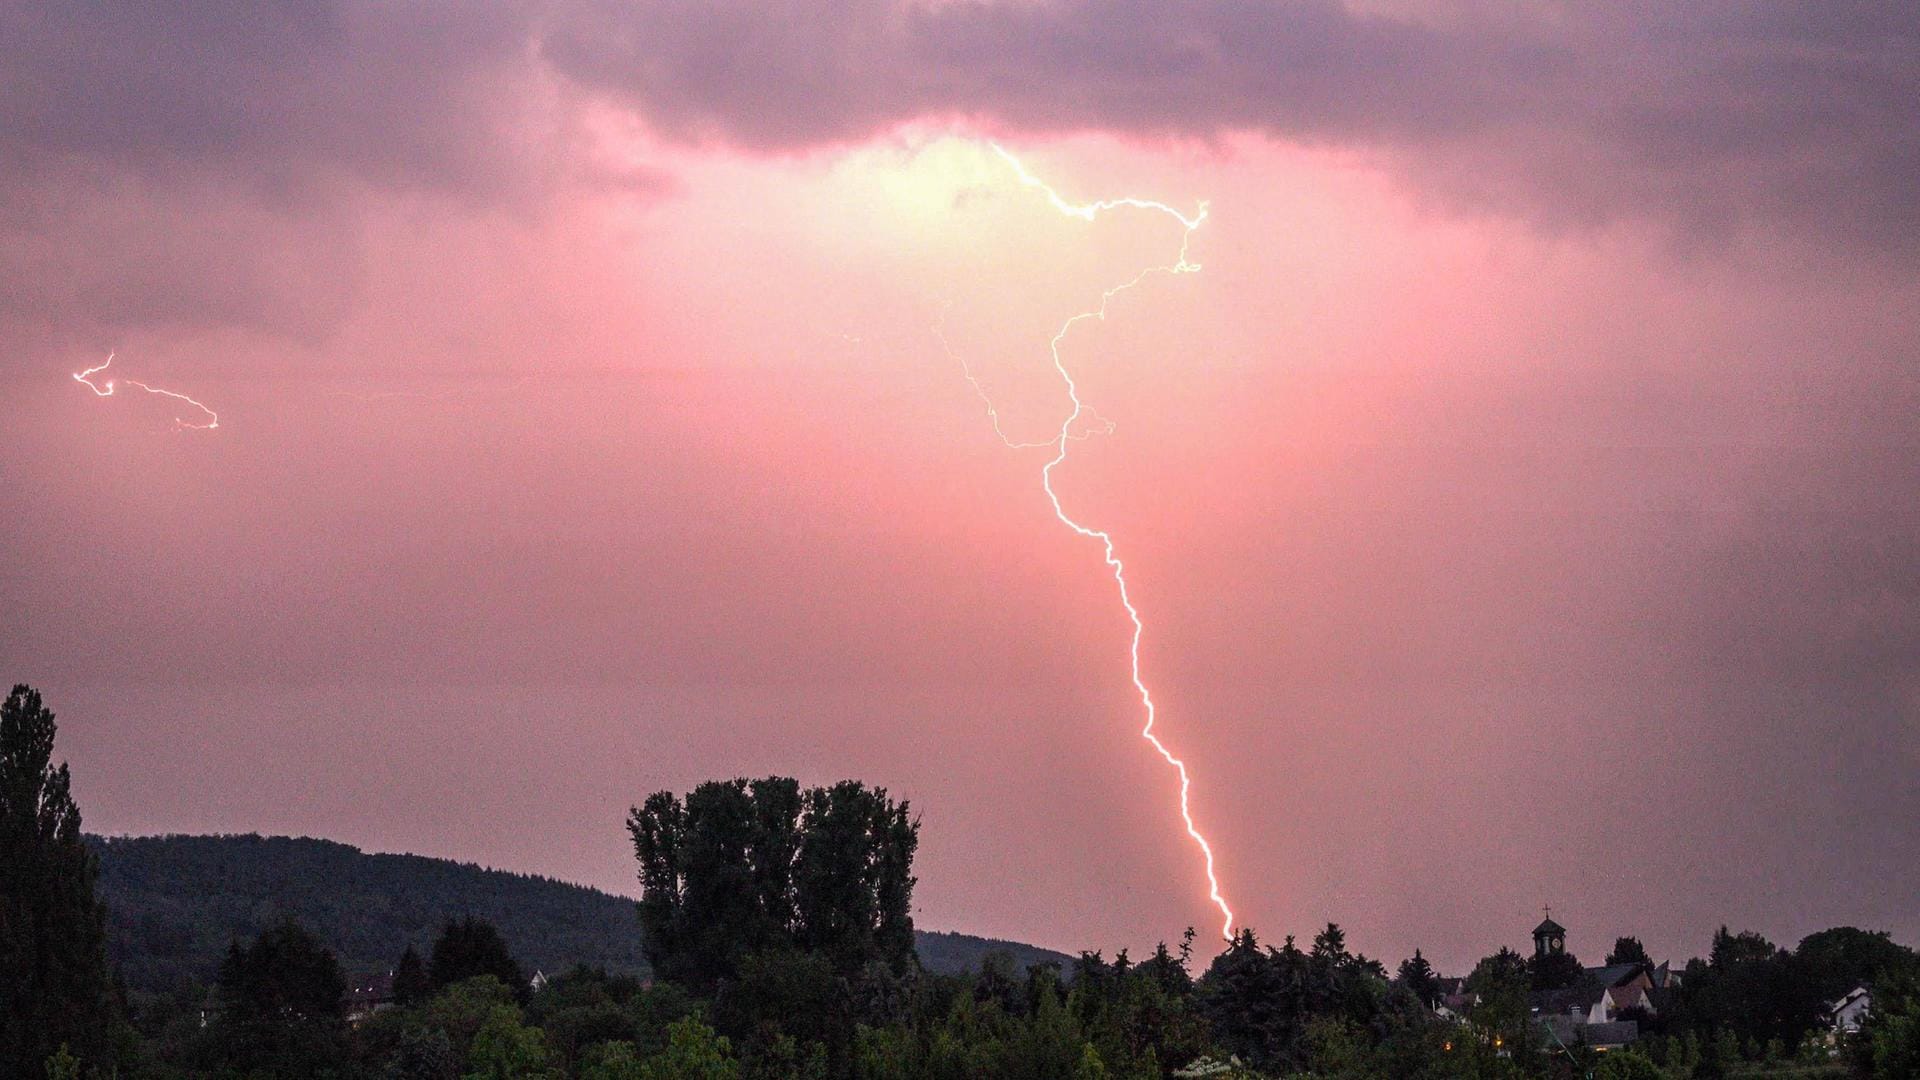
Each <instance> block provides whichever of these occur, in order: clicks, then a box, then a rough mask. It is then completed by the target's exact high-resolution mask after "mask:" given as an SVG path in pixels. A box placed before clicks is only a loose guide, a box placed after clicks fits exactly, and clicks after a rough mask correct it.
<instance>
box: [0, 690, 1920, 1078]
mask: <svg viewBox="0 0 1920 1080" xmlns="http://www.w3.org/2000/svg"><path fill="white" fill-rule="evenodd" d="M55 730H56V729H55V724H54V717H53V714H52V713H51V711H49V710H47V709H46V708H45V707H44V705H43V704H42V702H41V700H40V697H39V695H38V694H37V693H35V692H34V691H32V690H30V689H29V688H27V687H16V688H15V689H14V691H13V693H12V694H10V695H9V696H8V697H7V699H6V701H5V703H4V705H0V1077H6V1078H14V1077H20V1078H33V1080H38V1078H40V1077H45V1078H47V1080H69V1078H73V1080H78V1078H80V1077H123V1076H124V1077H130V1078H145V1077H152V1078H156V1080H170V1078H182V1080H184V1078H189V1077H195V1078H198V1077H217V1078H223V1080H224V1078H236V1080H237V1078H249V1080H250V1078H254V1077H276V1078H279V1077H284V1078H288V1080H309V1078H310V1080H322V1078H339V1080H358V1078H367V1080H373V1078H380V1080H507V1078H528V1080H570V1078H579V1080H668V1078H672V1080H680V1078H694V1080H906V1078H911V1080H922V1078H924V1080H948V1078H952V1080H961V1078H975V1077H1006V1078H1022V1080H1024V1078H1032V1080H1043V1078H1071V1080H1094V1078H1111V1080H1159V1078H1169V1077H1188V1076H1193V1077H1216V1078H1251V1077H1302V1078H1304V1077H1328V1078H1333V1077H1342V1078H1356V1080H1358V1078H1374V1077H1379V1078H1389V1077H1392V1078H1398V1077H1413V1078H1434V1080H1441V1078H1453V1077H1459V1078H1506V1077H1512V1078H1519V1077H1553V1078H1562V1077H1565V1078H1572V1077H1606V1078H1609V1080H1662V1078H1671V1080H1682V1078H1703V1080H1704V1078H1714V1077H1733V1076H1749V1075H1750V1076H1764V1075H1771V1076H1777V1077H1781V1078H1786V1077H1793V1076H1799V1077H1815V1076H1832V1077H1839V1076H1844V1075H1847V1074H1849V1073H1851V1074H1853V1075H1857V1076H1860V1077H1881V1078H1891V1077H1914V1076H1920V963H1916V959H1915V956H1914V953H1913V952H1912V950H1909V949H1906V948H1904V947H1902V946H1900V945H1898V944H1896V943H1894V942H1892V941H1891V939H1889V938H1888V937H1887V936H1886V935H1884V934H1876V933H1868V932H1863V931H1858V930H1851V929H1845V928H1842V929H1836V930H1830V931H1823V932H1822V933H1820V934H1815V935H1812V936H1810V937H1809V938H1807V939H1805V940H1803V941H1802V942H1800V943H1799V945H1798V946H1797V947H1796V948H1794V949H1792V950H1786V949H1781V948H1778V947H1776V946H1774V945H1773V944H1772V943H1770V942H1767V941H1765V939H1763V938H1760V937H1759V936H1758V935H1754V934H1750V933H1738V934H1736V933H1731V932H1729V931H1727V930H1726V929H1724V928H1723V929H1722V930H1721V931H1720V932H1719V933H1717V934H1716V935H1715V937H1714V939H1713V942H1712V945H1711V948H1710V949H1709V952H1708V955H1707V956H1706V957H1704V958H1702V959H1699V960H1695V961H1692V962H1690V963H1689V964H1688V965H1687V968H1686V971H1685V974H1684V979H1683V981H1682V982H1681V983H1680V985H1679V986H1678V987H1676V988H1675V990H1674V993H1673V995H1672V996H1671V997H1670V998H1668V999H1666V1007H1664V1008H1662V1009H1661V1011H1660V1013H1659V1015H1657V1016H1652V1015H1647V1016H1642V1017H1641V1018H1640V1019H1641V1020H1642V1021H1643V1029H1644V1030H1645V1032H1646V1038H1644V1039H1643V1040H1641V1041H1640V1042H1639V1043H1636V1044H1635V1045H1634V1046H1633V1047H1630V1048H1627V1049H1624V1050H1615V1051H1612V1052H1608V1053H1600V1052H1597V1051H1595V1050H1593V1049H1591V1048H1588V1047H1585V1046H1580V1045H1575V1046H1563V1045H1555V1044H1554V1043H1553V1042H1552V1041H1550V1040H1549V1039H1548V1038H1547V1037H1546V1035H1545V1034H1544V1033H1543V1030H1542V1028H1541V1025H1540V1024H1539V1023H1538V1021H1537V1018H1536V1017H1535V1016H1534V1015H1533V1014H1532V1013H1531V1010H1530V1008H1529V1004H1528V994H1529V993H1530V992H1535V991H1540V990H1547V989H1553V988H1554V987H1556V986H1561V985H1566V984H1568V983H1569V982H1571V981H1573V980H1576V979H1578V978H1579V977H1580V975H1579V972H1580V971H1581V970H1582V969H1581V968H1580V965H1579V962H1578V961H1577V960H1574V959H1573V958H1572V957H1570V956H1562V957H1559V958H1540V959H1534V960H1529V959H1526V958H1523V957H1521V956H1520V955H1519V954H1518V953H1515V952H1513V951H1512V950H1509V949H1504V948H1503V949H1500V950H1498V951H1496V952H1495V953H1493V954H1492V955H1490V956H1488V957H1486V958H1485V959H1483V960H1482V961H1480V962H1479V963H1478V964H1477V965H1475V967H1474V969H1473V971H1472V972H1471V974H1470V975H1469V976H1468V977H1467V978H1466V980H1465V983H1464V986H1463V987H1461V988H1460V989H1461V990H1463V991H1465V993H1464V995H1456V996H1455V997H1454V998H1453V999H1452V1000H1454V1001H1455V1004H1457V1005H1458V1006H1459V1009H1458V1012H1459V1014H1460V1015H1458V1016H1457V1017H1448V1016H1443V1015H1441V1014H1439V1013H1438V1012H1436V1010H1435V1008H1434V1006H1435V1005H1436V1003H1437V1002H1438V1000H1439V998H1440V997H1441V993H1442V989H1443V986H1444V984H1443V982H1442V980H1441V978H1440V976H1439V975H1438V974H1437V973H1436V972H1435V971H1434V970H1433V968H1432V965H1431V964H1430V963H1428V962H1427V960H1426V958H1425V957H1424V956H1423V955H1422V954H1421V953H1420V952H1418V951H1416V952H1415V954H1414V955H1413V956H1412V957H1410V958H1408V959H1407V960H1405V961H1403V962H1401V963H1400V964H1399V965H1397V967H1396V968H1394V969H1393V970H1392V971H1389V970H1388V968H1387V967H1386V965H1384V964H1383V963H1381V962H1380V961H1378V960H1375V959H1372V958H1369V957H1366V956H1364V955H1362V954H1359V953H1357V952H1354V951H1352V950H1350V949H1349V947H1348V944H1347V940H1346V935H1345V933H1344V932H1343V931H1342V930H1341V928H1340V927H1339V926H1337V925H1331V924H1330V925H1328V926H1326V927H1325V928H1324V929H1322V930H1321V931H1320V932H1319V933H1317V934H1315V935H1313V937H1312V939H1311V940H1310V941H1308V942H1306V943H1305V944H1301V943H1298V942H1296V940H1295V939H1294V938H1292V937H1286V938H1283V939H1281V941H1280V943H1279V944H1278V945H1273V944H1269V943H1266V942H1263V941H1262V940H1260V939H1259V938H1258V937H1257V936H1256V934H1255V933H1254V932H1253V931H1251V930H1242V931H1241V932H1240V933H1238V934H1237V935H1235V937H1234V938H1233V939H1232V940H1231V941H1230V942H1229V943H1228V944H1227V947H1226V948H1225V949H1224V951H1222V952H1220V953H1219V954H1218V955H1217V956H1215V957H1214V958H1213V960H1212V961H1211V962H1210V963H1209V964H1207V965H1206V967H1205V969H1204V970H1201V971H1197V972H1196V971H1195V968H1196V966H1197V965H1196V963H1195V960H1194V956H1193V931H1192V930H1188V931H1187V932H1186V934H1185V935H1184V936H1183V937H1182V938H1181V939H1180V940H1179V941H1178V942H1177V944H1175V945H1174V946H1173V947H1171V948H1170V947H1169V946H1168V945H1166V944H1164V943H1163V944H1161V945H1159V946H1158V947H1156V948H1155V949H1154V950H1153V951H1152V953H1151V954H1150V955H1148V956H1146V957H1145V958H1144V959H1135V958H1134V957H1132V956H1130V955H1129V954H1128V953H1127V952H1126V951H1124V950H1123V951H1120V952H1118V953H1115V954H1114V955H1113V956H1112V958H1111V959H1109V958H1107V957H1106V956H1105V955H1104V954H1103V953H1100V952H1087V953H1083V954H1081V956H1080V957H1079V958H1078V959H1077V960H1076V961H1074V962H1072V963H1070V964H1066V965H1061V964H1051V963H1041V964H1034V965H1031V966H1028V967H1026V968H1025V969H1024V970H1022V969H1019V968H1016V967H1015V965H1014V964H1013V963H1012V962H1011V960H1010V958H1008V957H1006V956H994V957H990V958H989V959H988V961H987V962H986V963H984V964H983V965H982V966H981V967H980V969H979V970H978V971H974V972H970V973H967V974H964V975H941V974H936V973H933V972H931V971H928V970H926V969H925V968H924V967H923V966H922V965H921V964H920V962H919V961H918V960H917V959H916V956H915V953H914V949H913V924H912V917H911V910H912V892H913V888H914V885H915V880H914V877H913V874H912V860H913V855H914V852H915V849H916V847H917V843H918V833H919V823H918V820H917V819H916V818H915V817H914V816H913V815H912V813H911V810H910V807H909V806H908V804H907V803H905V802H904V801H895V800H893V799H892V798H890V797H889V796H888V794H887V792H886V791H885V790H884V789H880V788H869V787H867V786H865V785H863V784H860V783H857V782H853V781H847V782H843V783H839V784H835V785H832V786H829V787H821V788H811V789H807V788H802V787H801V786H800V785H799V784H798V783H797V782H795V781H793V780H791V779H786V778H777V777H776V778H766V779H762V780H753V781H747V780H733V781H725V782H716V783H709V784H704V785H701V786H700V787H697V788H695V789H694V790H693V791H691V792H689V793H687V794H686V795H685V796H684V797H681V796H678V795H676V794H674V793H671V792H661V793H657V794H655V795H653V796H651V797H649V798H648V799H647V800H645V802H644V803H642V805H640V806H638V807H635V808H634V809H633V811H632V814H631V815H630V817H629V818H628V822H627V827H628V831H629V834H630V837H631V839H632V841H633V847H634V854H635V858H636V863H637V866H638V875H639V878H640V883H641V888H642V899H641V901H640V902H639V904H638V923H639V926H638V927H637V928H636V931H637V932H638V933H640V935H641V937H642V942H643V948H644V950H645V953H646V955H647V959H648V960H649V962H650V963H651V964H652V967H653V971H654V973H655V978H654V979H653V980H652V981H648V980H643V979H640V978H637V977H634V976H632V975H625V974H618V973H608V972H607V971H605V970H603V969H598V968H593V967H586V966H582V967H578V968H575V969H573V970H571V971H568V972H565V973H562V974H560V975H558V976H556V977H554V978H552V979H551V980H547V981H545V982H544V984H543V985H541V986H539V987H538V988H537V989H536V988H535V987H534V986H533V985H532V984H531V983H530V982H529V981H528V973H527V971H526V970H525V968H524V967H523V966H522V965H521V964H520V963H519V961H518V960H517V959H516V958H515V956H514V955H513V953H512V950H511V949H510V948H509V946H508V944H507V942H506V940H505V939H504V938H503V937H502V935H501V934H500V933H499V931H498V929H497V928H496V927H495V926H493V925H492V924H491V923H490V922H488V921H486V920H484V919H479V918H472V917H469V918H462V919H456V920H451V921H448V922H447V923H445V924H444V925H443V926H442V927H441V928H440V930H439V933H438V935H437V937H436V938H435V940H434V942H433V944H432V946H431V948H430V949H429V950H428V951H427V954H426V955H424V956H423V955H421V954H420V952H418V951H416V950H415V949H413V948H412V947H411V946H409V947H407V948H406V949H405V950H403V951H402V952H401V954H400V955H398V956H396V957H394V958H393V961H392V965H391V971H392V984H391V992H390V994H389V995H387V996H386V999H385V1000H384V1001H382V1003H381V1004H382V1005H383V1006H384V1007H383V1008H381V1009H380V1010H379V1011H375V1012H372V1013H371V1014H370V1015H364V1016H354V1017H353V1018H351V1019H350V1017H349V1004H350V1002H351V1003H353V1004H355V1006H356V1010H357V1009H358V1008H359V1007H361V1006H365V1005H367V1004H369V1003H368V1002H367V1001H365V1000H363V999H356V998H351V997H350V995H349V994H348V990H349V983H348V979H347V973H345V972H343V971H342V970H341V967H340V963H339V961H338V959H337V958H336V956H335V954H334V952H333V950H332V949H331V948H330V947H329V944H328V943H327V942H325V941H323V940H321V939H320V938H319V937H318V936H316V935H315V934H314V933H313V932H311V931H310V930H308V929H307V928H305V927H303V926H301V925H300V924H299V923H297V922H294V921H292V920H286V921H283V922H280V923H277V924H275V925H273V926H270V927H268V928H266V929H264V930H262V931H261V932H259V933H258V934H257V935H256V936H254V937H253V938H252V939H251V940H248V941H236V942H234V943H233V944H232V945H231V947H230V948H229V949H228V952H227V955H226V957H225V959H224V961H223V962H222V963H221V964H220V968H219V971H218V975H217V978H216V985H215V986H214V988H213V990H212V992H211V994H209V995H208V996H207V997H206V998H204V999H203V1000H201V1001H199V1002H197V1003H182V1002H179V1001H177V1000H176V1001H173V1002H171V1003H170V1004H168V1005H166V1006H164V1007H155V1008H131V1007H130V1006H129V1003H128V1000H127V996H126V994H125V993H124V991H123V990H122V989H121V988H120V987H119V986H118V984H117V982H116V979H115V977H114V974H113V972H112V971H111V969H110V965H109V964H108V962H107V955H106V949H105V936H104V932H103V929H102V927H103V923H104V912H103V910H102V907H101V905H100V903H99V901H98V900H97V899H96V898H95V896H94V894H93V884H94V875H95V869H94V865H93V861H92V860H93V855H92V853H91V852H90V851H89V849H88V848H87V846H86V845H85V844H83V843H82V841H81V837H80V814H79V810H78V808H77V807H76V806H75V805H74V803H73V799H72V796H71V792H70V778H69V775H68V771H67V769H66V767H65V766H64V765H59V766H56V765H54V764H53V757H52V750H53V740H54V734H55ZM1647 959H1648V958H1647V957H1646V953H1645V949H1644V948H1642V947H1640V944H1639V942H1638V941H1636V940H1634V939H1632V938H1622V939H1620V941H1618V942H1617V943H1616V946H1615V948H1614V950H1613V952H1612V953H1610V954H1609V956H1608V961H1609V962H1610V963H1623V964H1639V963H1646V962H1647ZM1856 980H1860V981H1869V982H1871V984H1872V986H1873V991H1874V1006H1873V1010H1872V1012H1871V1013H1870V1014H1869V1016H1868V1020H1867V1022H1866V1024H1865V1026H1864V1028H1863V1030H1862V1031H1861V1033H1860V1034H1859V1035H1858V1036H1856V1037H1851V1038H1847V1039H1842V1040H1839V1041H1838V1042H1832V1041H1830V1040H1829V1039H1828V1038H1827V1037H1826V1032H1825V1029H1824V1026H1823V1024H1822V1018H1821V1015H1820V1012H1819V1010H1820V1007H1821V1006H1822V1004H1823V1002H1824V1000H1826V998H1825V997H1824V996H1823V995H1829V994H1832V995H1837V993H1839V992H1840V991H1836V990H1831V988H1832V987H1836V986H1841V985H1842V984H1848V985H1849V986H1850V984H1851V983H1852V982H1854V981H1856ZM1846 988H1848V986H1842V990H1844V989H1846Z"/></svg>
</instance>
